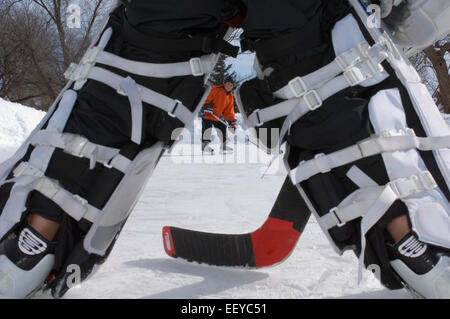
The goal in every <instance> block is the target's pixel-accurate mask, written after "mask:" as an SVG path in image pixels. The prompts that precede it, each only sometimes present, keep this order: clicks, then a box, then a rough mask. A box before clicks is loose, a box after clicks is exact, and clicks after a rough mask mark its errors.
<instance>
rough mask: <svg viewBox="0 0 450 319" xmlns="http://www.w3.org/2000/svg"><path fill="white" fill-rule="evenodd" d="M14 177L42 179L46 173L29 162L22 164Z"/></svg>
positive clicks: (17, 168)
mask: <svg viewBox="0 0 450 319" xmlns="http://www.w3.org/2000/svg"><path fill="white" fill-rule="evenodd" d="M13 174H14V177H19V176H22V175H25V176H35V177H42V176H44V173H43V172H42V171H41V170H39V169H37V168H36V167H33V166H32V165H30V163H28V162H21V163H20V164H19V165H18V166H17V167H16V169H15V170H14V172H13Z"/></svg>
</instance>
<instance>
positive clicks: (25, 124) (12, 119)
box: [0, 98, 45, 162]
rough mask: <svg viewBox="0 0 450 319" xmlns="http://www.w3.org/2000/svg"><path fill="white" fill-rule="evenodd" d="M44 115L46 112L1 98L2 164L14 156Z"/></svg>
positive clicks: (0, 132) (0, 158) (0, 151)
mask: <svg viewBox="0 0 450 319" xmlns="http://www.w3.org/2000/svg"><path fill="white" fill-rule="evenodd" d="M44 115H45V112H42V111H38V110H36V109H33V108H31V107H27V106H24V105H22V104H18V103H11V102H8V101H5V100H3V99H1V98H0V119H1V120H0V162H3V161H5V160H6V159H8V158H9V157H10V156H12V155H13V154H14V152H15V151H16V149H17V148H18V147H19V146H20V144H22V142H23V141H24V140H25V139H26V138H27V137H28V135H30V133H31V131H32V130H33V129H34V128H35V127H36V126H37V125H38V124H39V122H40V121H41V119H42V118H43V117H44Z"/></svg>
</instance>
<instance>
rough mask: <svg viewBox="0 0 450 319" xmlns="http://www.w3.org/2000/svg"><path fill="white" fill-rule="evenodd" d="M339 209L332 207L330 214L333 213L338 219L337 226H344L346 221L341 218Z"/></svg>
mask: <svg viewBox="0 0 450 319" xmlns="http://www.w3.org/2000/svg"><path fill="white" fill-rule="evenodd" d="M337 211H338V208H337V207H333V208H332V209H330V211H329V214H333V215H334V217H335V218H336V221H337V224H336V226H337V227H342V226H344V225H345V224H346V222H343V221H342V220H341V219H340V218H339V215H338V214H337Z"/></svg>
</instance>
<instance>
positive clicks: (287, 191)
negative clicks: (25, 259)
mask: <svg viewBox="0 0 450 319" xmlns="http://www.w3.org/2000/svg"><path fill="white" fill-rule="evenodd" d="M309 217H310V212H309V210H308V209H307V207H306V205H305V204H304V202H303V200H302V199H301V198H300V196H299V194H298V192H297V190H296V189H295V188H294V186H293V185H292V184H291V182H290V181H289V180H288V179H286V181H285V183H284V184H283V187H282V188H281V191H280V194H279V195H278V198H277V200H276V202H275V204H274V206H273V208H272V211H271V213H270V215H269V217H268V218H267V220H266V221H265V222H264V224H263V225H262V226H261V227H260V228H259V229H257V230H255V231H253V232H251V233H246V234H219V233H207V232H200V231H195V230H189V229H183V228H178V227H170V226H165V227H164V228H163V230H162V235H163V243H164V249H165V251H166V253H167V254H168V255H169V256H171V257H174V258H182V259H185V260H187V261H190V262H198V263H205V264H208V265H212V266H231V267H247V268H262V267H268V266H273V265H276V264H278V263H281V262H282V261H284V260H285V259H286V258H287V257H288V256H289V255H290V254H291V253H292V251H293V249H294V247H295V246H296V244H297V242H298V239H299V238H300V235H301V232H302V231H303V229H304V227H305V225H306V223H307V221H308V219H309Z"/></svg>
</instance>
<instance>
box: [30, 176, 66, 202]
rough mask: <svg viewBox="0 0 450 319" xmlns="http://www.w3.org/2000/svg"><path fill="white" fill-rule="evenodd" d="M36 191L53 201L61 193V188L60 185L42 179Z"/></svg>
mask: <svg viewBox="0 0 450 319" xmlns="http://www.w3.org/2000/svg"><path fill="white" fill-rule="evenodd" d="M35 189H36V190H37V191H39V192H40V193H42V194H43V195H44V196H45V197H47V198H49V199H51V200H53V199H54V198H55V197H56V195H57V194H58V193H59V192H60V191H61V187H60V186H59V185H58V184H56V183H54V182H52V181H50V180H49V179H47V178H43V179H40V180H39V182H38V184H37V187H36V188H35Z"/></svg>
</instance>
